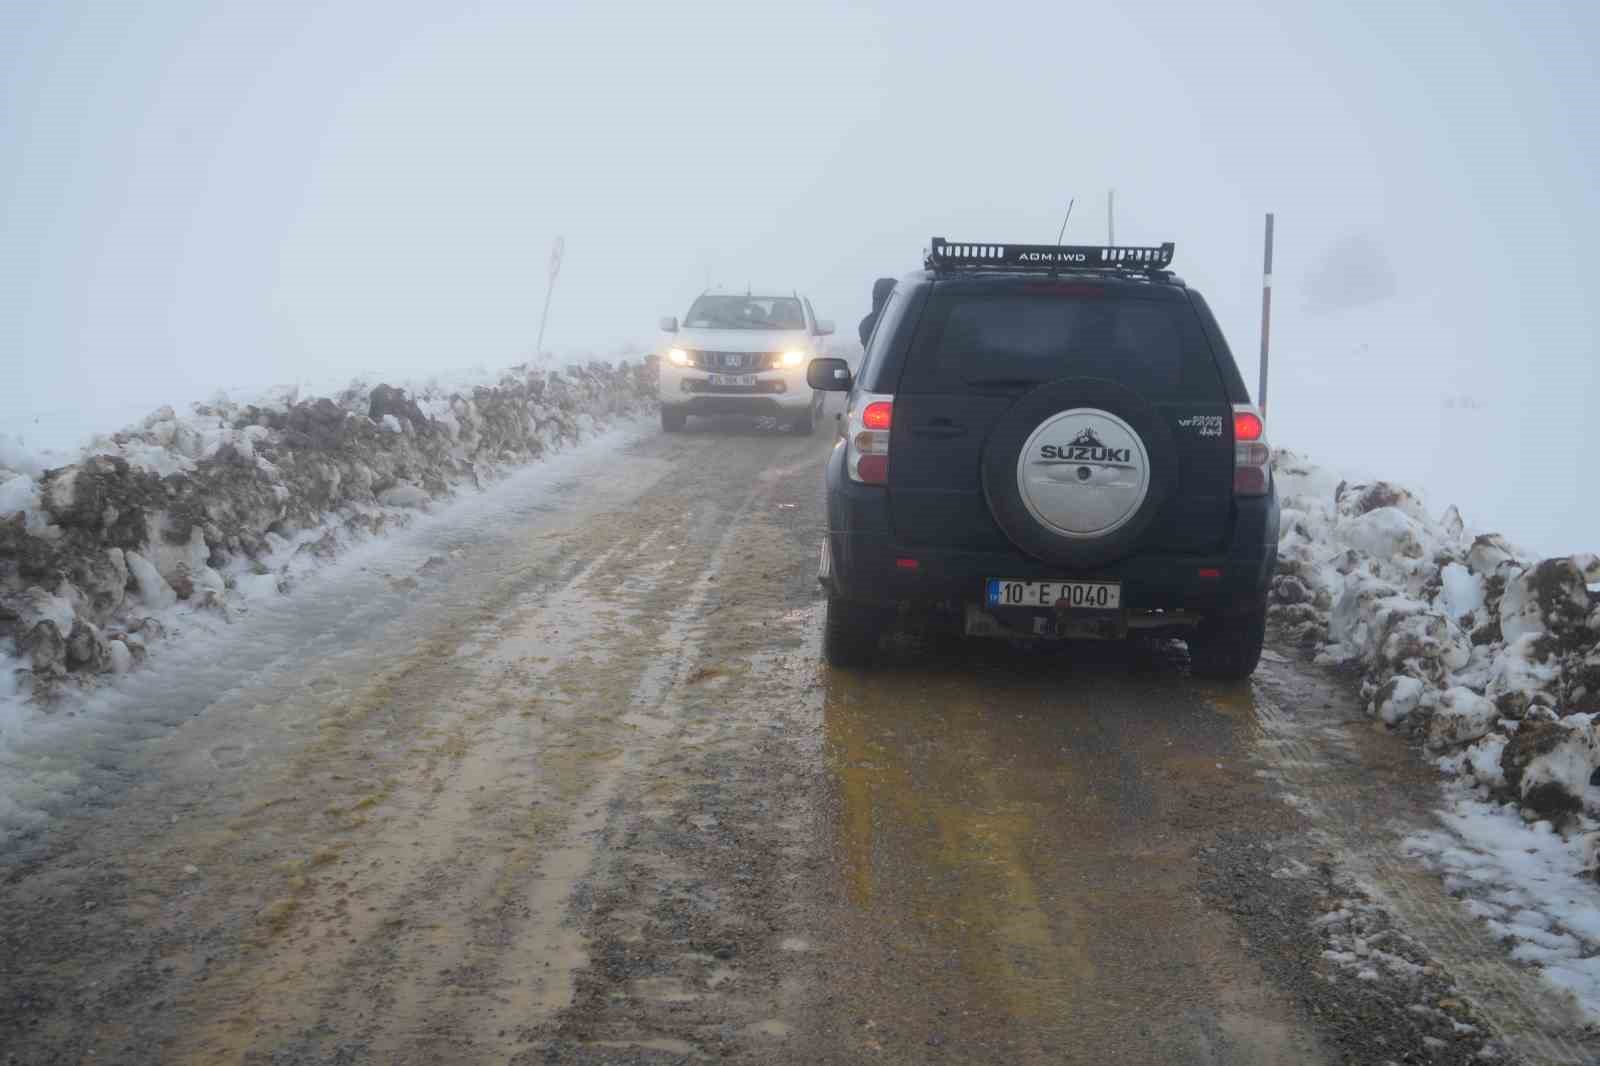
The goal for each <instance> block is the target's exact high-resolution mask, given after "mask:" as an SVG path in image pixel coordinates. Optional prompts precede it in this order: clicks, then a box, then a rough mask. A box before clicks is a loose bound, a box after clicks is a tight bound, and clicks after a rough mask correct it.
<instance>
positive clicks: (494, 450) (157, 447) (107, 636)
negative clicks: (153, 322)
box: [0, 362, 655, 735]
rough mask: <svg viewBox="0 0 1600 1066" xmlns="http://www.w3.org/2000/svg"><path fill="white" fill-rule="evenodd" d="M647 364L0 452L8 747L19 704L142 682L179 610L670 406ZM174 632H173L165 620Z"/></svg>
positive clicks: (311, 403)
mask: <svg viewBox="0 0 1600 1066" xmlns="http://www.w3.org/2000/svg"><path fill="white" fill-rule="evenodd" d="M654 396H655V375H654V371H653V368H652V367H651V366H650V365H649V364H648V363H647V362H646V363H640V364H632V365H630V364H627V363H623V364H620V365H617V366H612V365H610V364H602V363H595V364H591V365H589V366H587V367H569V368H565V369H561V370H545V369H537V368H532V367H529V366H527V365H524V366H520V367H514V368H512V369H510V370H508V371H505V372H504V373H502V374H501V375H499V376H498V378H497V379H496V380H495V381H494V383H493V384H474V385H465V386H464V385H461V384H458V383H450V382H441V381H432V382H429V383H426V384H424V385H423V386H421V387H419V388H414V389H411V390H409V391H408V390H405V389H401V388H395V387H393V386H390V385H386V384H369V383H367V382H359V381H358V382H355V383H353V384H352V385H351V386H350V387H348V388H346V389H344V390H342V391H340V392H338V393H337V395H334V396H331V397H311V396H302V395H301V394H300V392H299V390H298V389H296V388H293V387H289V388H284V389H277V390H270V391H269V392H268V393H267V394H265V395H260V396H255V397H250V398H249V399H248V400H235V399H231V398H229V397H226V396H222V395H219V396H218V397H217V398H216V399H215V400H214V401H212V402H210V403H205V404H195V405H193V410H192V411H191V413H189V414H187V415H180V414H177V413H176V412H174V411H173V410H172V408H170V407H165V408H162V409H160V410H158V411H156V412H154V413H153V414H151V415H150V416H149V417H147V418H146V419H144V421H143V422H142V423H140V424H139V425H137V426H133V427H130V428H128V429H125V430H123V431H121V432H119V433H115V434H113V435H111V436H109V437H98V438H95V439H94V440H93V441H92V442H91V443H90V444H89V445H88V446H87V447H85V448H84V449H82V451H81V453H80V454H79V455H78V456H76V457H75V461H72V462H69V463H67V464H66V465H57V466H50V465H49V464H48V462H47V460H55V459H58V458H60V456H59V455H50V456H47V457H41V456H40V455H38V454H37V453H32V452H29V451H28V450H27V449H25V448H22V447H20V446H19V444H18V442H16V441H14V440H5V439H0V707H3V708H6V710H4V712H3V714H0V735H3V734H4V733H6V732H8V729H7V722H6V721H5V720H3V716H4V715H12V716H14V715H15V714H16V713H17V712H16V708H17V706H18V705H19V704H20V703H22V702H30V703H33V704H35V705H48V704H49V703H50V702H51V701H52V699H53V698H54V697H55V695H56V694H57V693H58V691H59V690H60V689H61V688H62V687H63V686H67V685H72V684H77V683H82V682H85V681H89V680H92V679H94V678H96V677H98V676H99V675H102V674H120V673H124V672H126V671H128V670H129V669H135V668H137V666H138V664H139V663H140V662H141V661H142V660H143V659H144V658H145V657H146V656H147V655H148V654H149V653H150V650H151V646H152V644H153V642H155V641H158V640H160V639H162V638H163V637H165V636H166V635H167V631H168V629H169V628H170V626H171V618H170V611H171V610H172V609H173V608H178V609H179V610H189V611H203V612H211V613H214V614H217V615H220V616H222V617H224V618H226V617H227V616H228V615H229V614H230V612H237V611H240V610H244V609H247V608H248V604H249V601H250V600H251V599H252V598H260V597H262V596H277V595H279V594H281V593H282V592H283V591H285V590H286V589H287V588H288V586H289V584H290V581H291V571H292V568H293V567H294V566H295V565H296V564H297V563H302V562H304V561H305V560H306V559H308V558H310V559H326V558H328V557H331V556H333V555H335V554H337V553H339V552H340V551H341V550H343V549H344V548H345V547H347V546H348V545H349V544H351V543H352V542H354V541H356V540H360V539H363V538H366V537H369V536H372V535H375V534H379V533H382V532H384V531H385V530H386V529H390V528H393V527H398V526H403V525H406V524H407V523H408V522H409V521H410V520H411V517H412V515H414V514H415V513H416V512H417V511H419V510H426V509H427V508H428V507H429V506H430V504H431V503H432V502H433V501H436V500H439V499H441V498H444V497H448V496H450V495H452V494H453V493H454V492H455V491H456V490H458V489H459V488H461V487H463V486H472V487H482V486H483V484H484V483H485V481H487V480H490V479H493V478H496V477H498V476H500V475H501V474H503V473H504V472H506V471H507V470H509V469H510V468H512V467H516V466H520V465H523V464H526V463H529V462H533V461H536V460H538V459H539V458H541V457H542V456H544V455H545V454H547V453H549V452H551V451H554V450H556V449H559V448H561V447H563V446H564V445H566V444H570V443H573V442H576V441H577V440H579V439H581V438H583V437H585V436H589V435H591V434H593V433H594V432H595V430H596V429H597V428H598V427H599V426H600V425H602V424H603V423H605V422H607V421H608V420H610V419H612V418H614V417H617V416H629V415H635V414H642V413H644V412H646V411H647V410H649V409H650V408H652V407H653V406H654ZM163 618H165V619H166V622H165V623H164V622H163V621H162V619H163Z"/></svg>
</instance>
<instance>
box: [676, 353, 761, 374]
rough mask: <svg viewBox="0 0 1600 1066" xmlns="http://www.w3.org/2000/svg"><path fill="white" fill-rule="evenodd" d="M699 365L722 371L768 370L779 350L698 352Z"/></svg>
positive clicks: (707, 368) (746, 371)
mask: <svg viewBox="0 0 1600 1066" xmlns="http://www.w3.org/2000/svg"><path fill="white" fill-rule="evenodd" d="M695 354H696V355H698V356H699V357H700V358H699V365H700V366H702V367H704V368H705V369H706V370H711V371H717V372H722V373H737V372H745V373H748V372H749V371H752V370H766V369H767V368H768V367H770V366H771V365H772V363H773V361H774V360H775V359H777V358H778V357H779V353H777V352H696V353H695Z"/></svg>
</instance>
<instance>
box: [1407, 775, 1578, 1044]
mask: <svg viewBox="0 0 1600 1066" xmlns="http://www.w3.org/2000/svg"><path fill="white" fill-rule="evenodd" d="M1439 819H1440V821H1441V823H1442V824H1443V828H1441V829H1439V830H1436V831H1433V832H1429V833H1423V834H1419V835H1417V836H1414V837H1411V838H1409V839H1408V840H1407V841H1406V846H1407V848H1408V850H1409V851H1410V852H1411V853H1412V854H1414V855H1418V856H1420V857H1422V858H1424V859H1425V860H1426V861H1427V862H1428V863H1429V864H1430V865H1432V866H1433V867H1434V868H1436V869H1438V870H1439V871H1440V872H1441V873H1443V874H1444V875H1445V877H1446V884H1447V886H1448V887H1449V888H1450V890H1451V892H1452V894H1454V895H1456V896H1457V897H1458V898H1460V899H1461V900H1462V901H1463V904H1464V907H1465V909H1466V910H1467V911H1468V912H1469V913H1471V914H1473V915H1474V916H1475V917H1477V918H1479V919H1480V920H1482V921H1484V922H1485V923H1486V924H1487V925H1488V927H1489V928H1490V929H1491V930H1492V931H1493V932H1494V933H1495V935H1496V936H1498V937H1500V939H1501V940H1503V941H1505V942H1506V944H1507V946H1508V947H1509V948H1510V949H1511V950H1512V954H1513V956H1514V957H1515V958H1518V959H1521V960H1523V961H1525V962H1528V963H1529V964H1531V965H1534V966H1537V967H1538V968H1539V969H1540V971H1541V972H1542V974H1543V975H1544V977H1545V979H1546V980H1548V981H1549V982H1550V983H1551V984H1552V985H1555V986H1556V987H1557V988H1560V989H1562V990H1563V991H1565V992H1568V993H1570V994H1571V995H1572V996H1573V997H1574V998H1575V999H1576V1001H1577V1002H1578V1004H1579V1005H1580V1006H1581V1007H1582V1008H1583V1009H1584V1010H1585V1011H1587V1012H1588V1013H1589V1014H1591V1015H1592V1016H1595V1017H1600V906H1597V903H1596V892H1595V885H1594V880H1593V878H1594V864H1595V855H1594V841H1595V840H1596V839H1600V837H1597V836H1596V828H1597V827H1596V826H1595V824H1594V823H1593V822H1590V821H1588V820H1586V819H1585V820H1584V821H1583V822H1582V824H1581V825H1580V826H1579V827H1578V828H1577V831H1575V832H1571V833H1569V834H1568V835H1567V836H1563V835H1562V834H1560V833H1558V832H1556V831H1555V829H1554V828H1553V827H1552V826H1551V824H1550V823H1549V822H1546V821H1536V822H1532V823H1529V822H1528V821H1526V820H1525V819H1524V817H1523V815H1522V813H1521V811H1520V810H1519V809H1518V808H1517V807H1516V806H1515V805H1513V804H1488V803H1484V802H1482V801H1481V800H1480V799H1479V798H1478V797H1477V796H1476V795H1475V794H1474V793H1473V792H1471V791H1469V790H1468V789H1467V788H1466V787H1465V785H1464V784H1455V785H1452V786H1449V787H1448V789H1447V792H1446V807H1445V809H1444V810H1443V811H1441V812H1440V814H1439Z"/></svg>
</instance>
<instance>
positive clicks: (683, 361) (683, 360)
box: [667, 348, 689, 366]
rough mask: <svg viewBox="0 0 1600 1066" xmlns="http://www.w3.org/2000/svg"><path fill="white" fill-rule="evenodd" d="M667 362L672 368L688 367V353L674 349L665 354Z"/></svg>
mask: <svg viewBox="0 0 1600 1066" xmlns="http://www.w3.org/2000/svg"><path fill="white" fill-rule="evenodd" d="M667 362H669V363H671V364H672V365H673V366H688V365H689V353H688V352H686V351H684V350H683V349H682V348H674V349H672V350H671V351H670V352H668V353H667Z"/></svg>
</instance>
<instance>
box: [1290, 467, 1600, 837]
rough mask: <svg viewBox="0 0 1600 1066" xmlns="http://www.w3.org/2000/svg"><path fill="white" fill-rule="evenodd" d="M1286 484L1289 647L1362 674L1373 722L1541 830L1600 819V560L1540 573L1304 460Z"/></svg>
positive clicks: (1389, 495)
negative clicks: (1597, 714)
mask: <svg viewBox="0 0 1600 1066" xmlns="http://www.w3.org/2000/svg"><path fill="white" fill-rule="evenodd" d="M1274 471H1275V476H1276V478H1277V484H1278V491H1279V496H1280V499H1281V501H1282V505H1283V527H1282V537H1281V540H1280V541H1279V545H1278V553H1279V560H1280V561H1279V566H1278V576H1277V577H1276V578H1275V579H1274V581H1273V589H1272V608H1271V613H1272V616H1273V617H1274V618H1275V619H1276V620H1277V622H1278V623H1279V624H1280V626H1281V627H1282V628H1283V629H1284V631H1285V632H1287V633H1288V634H1289V636H1290V637H1291V639H1293V640H1295V641H1297V642H1298V643H1300V644H1302V645H1303V646H1306V647H1308V648H1313V649H1316V650H1317V652H1318V654H1317V658H1318V660H1319V661H1321V662H1325V663H1337V664H1349V665H1352V666H1355V667H1358V668H1359V669H1360V670H1361V672H1362V683H1363V686H1364V689H1363V691H1364V694H1365V696H1366V698H1367V701H1368V707H1369V709H1370V710H1371V712H1372V713H1373V714H1374V715H1375V716H1377V717H1379V718H1381V719H1383V721H1384V722H1386V723H1388V724H1389V725H1391V726H1394V727H1396V728H1401V729H1408V730H1411V731H1414V732H1415V733H1416V734H1417V735H1419V736H1421V737H1422V738H1424V739H1425V741H1426V743H1427V746H1428V747H1429V749H1430V750H1432V751H1435V752H1438V753H1441V754H1444V755H1446V756H1447V758H1446V760H1445V762H1446V765H1447V766H1449V767H1450V768H1452V769H1454V770H1456V771H1457V772H1460V773H1463V774H1467V775H1469V776H1471V777H1472V778H1473V779H1474V780H1475V781H1477V782H1478V783H1482V784H1484V785H1487V786H1489V787H1491V788H1493V789H1495V790H1497V791H1498V792H1501V793H1504V797H1505V798H1506V799H1510V800H1514V801H1516V802H1518V803H1521V804H1523V805H1525V806H1528V807H1529V808H1531V810H1532V811H1533V812H1534V814H1535V815H1537V816H1538V817H1556V818H1558V819H1559V818H1562V817H1565V816H1567V815H1571V814H1576V813H1579V812H1584V811H1588V812H1589V813H1600V793H1597V792H1592V791H1591V786H1590V785H1589V778H1590V775H1592V774H1593V773H1594V772H1595V770H1596V769H1597V768H1600V744H1597V743H1596V740H1595V736H1594V728H1593V726H1592V725H1591V724H1590V719H1589V715H1588V712H1594V711H1600V595H1596V594H1595V593H1592V592H1590V591H1589V586H1590V585H1593V584H1597V583H1600V559H1597V558H1596V557H1595V556H1593V555H1576V556H1571V557H1563V558H1556V559H1532V558H1530V557H1528V556H1527V555H1526V553H1524V552H1522V551H1521V550H1519V549H1518V548H1516V547H1515V546H1514V545H1512V544H1511V543H1509V542H1508V541H1507V540H1506V539H1505V538H1504V537H1501V536H1499V535H1498V534H1493V533H1489V534H1477V533H1474V532H1473V531H1471V530H1469V529H1468V528H1467V527H1466V523H1465V522H1464V521H1463V520H1462V518H1461V515H1460V513H1459V512H1458V511H1457V510H1456V509H1455V508H1454V507H1451V508H1449V509H1448V510H1446V511H1445V512H1444V513H1443V514H1442V515H1440V516H1439V517H1438V518H1434V517H1432V516H1430V514H1429V513H1428V511H1427V509H1426V507H1425V506H1424V505H1423V502H1422V501H1421V500H1420V499H1419V498H1418V497H1417V496H1416V495H1415V494H1413V493H1411V492H1409V491H1408V490H1406V489H1404V488H1400V487H1398V486H1395V485H1391V484H1388V483H1387V482H1382V481H1375V482H1368V483H1351V482H1348V481H1341V480H1338V479H1337V478H1335V477H1333V476H1332V475H1330V474H1328V473H1327V472H1326V471H1324V470H1322V469H1320V468H1318V467H1315V466H1313V465H1312V464H1310V463H1308V462H1306V461H1305V460H1304V459H1303V458H1302V457H1300V456H1298V455H1295V454H1294V453H1292V452H1283V451H1280V452H1278V453H1277V454H1276V455H1275V457H1274ZM1469 745H1470V746H1471V748H1470V750H1468V746H1469ZM1491 751H1493V752H1495V753H1498V754H1497V757H1496V758H1495V759H1490V758H1487V757H1486V755H1487V753H1488V752H1491ZM1457 756H1459V757H1457Z"/></svg>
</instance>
